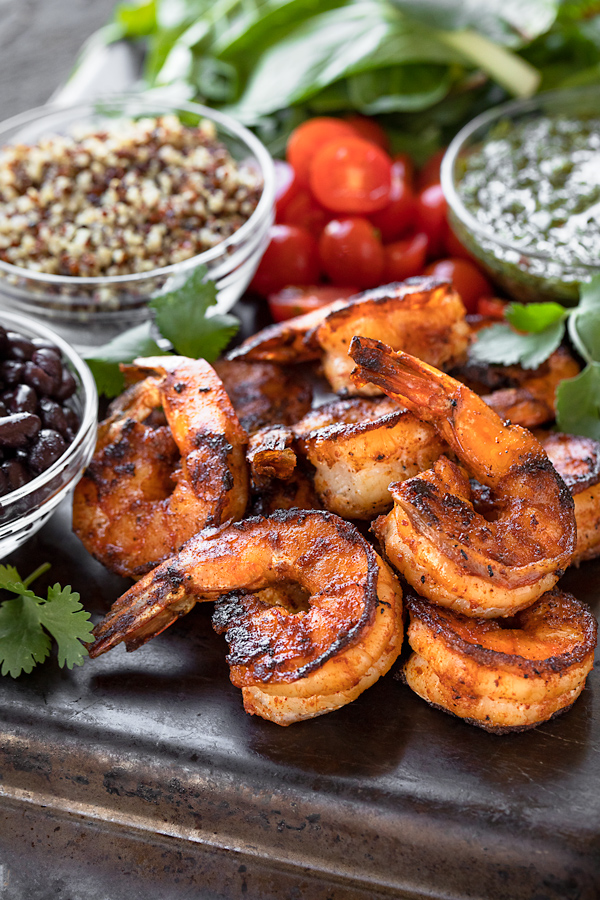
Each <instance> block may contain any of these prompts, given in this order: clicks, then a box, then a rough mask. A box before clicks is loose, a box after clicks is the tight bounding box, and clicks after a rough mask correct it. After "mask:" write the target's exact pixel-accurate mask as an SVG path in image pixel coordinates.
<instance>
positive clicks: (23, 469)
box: [0, 459, 31, 491]
mask: <svg viewBox="0 0 600 900" xmlns="http://www.w3.org/2000/svg"><path fill="white" fill-rule="evenodd" d="M0 469H2V472H3V473H4V475H5V476H6V477H7V479H8V483H9V484H10V489H11V491H16V490H17V488H20V487H23V485H24V484H27V482H28V481H31V472H30V471H29V469H28V468H27V466H24V465H23V463H22V462H20V460H18V459H8V460H7V461H6V462H4V463H2V465H1V466H0Z"/></svg>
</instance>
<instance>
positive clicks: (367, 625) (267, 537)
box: [90, 509, 403, 725]
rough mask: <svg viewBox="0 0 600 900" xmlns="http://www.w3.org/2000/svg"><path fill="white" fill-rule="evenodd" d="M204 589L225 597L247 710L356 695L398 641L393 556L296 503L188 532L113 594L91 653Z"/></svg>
mask: <svg viewBox="0 0 600 900" xmlns="http://www.w3.org/2000/svg"><path fill="white" fill-rule="evenodd" d="M218 598H221V599H218ZM201 600H218V603H217V606H216V610H215V614H214V625H215V628H216V630H217V631H218V632H220V633H221V632H224V633H225V635H226V639H227V641H228V643H229V656H228V662H229V664H230V667H231V680H232V682H233V684H235V685H236V686H237V687H240V688H241V689H242V695H243V701H244V707H245V709H246V711H247V712H249V713H253V714H256V715H259V716H262V717H263V718H266V719H270V720H271V721H273V722H277V723H278V724H280V725H289V724H290V723H292V722H296V721H299V720H300V719H306V718H311V717H313V716H317V715H321V714H322V713H325V712H329V711H331V710H334V709H338V708H339V707H340V706H343V705H345V704H346V703H350V702H351V701H352V700H354V699H356V697H358V695H359V694H361V693H362V692H363V691H364V690H365V689H366V688H367V687H369V686H370V685H371V684H373V683H374V682H375V681H376V680H377V679H378V678H379V677H380V676H381V675H383V674H384V673H385V672H387V671H388V669H389V668H390V667H391V665H392V664H393V662H394V661H395V659H396V658H397V656H398V654H399V652H400V649H401V645H402V638H403V626H402V594H401V590H400V587H399V584H398V582H397V580H396V578H395V576H394V575H393V574H392V572H391V570H390V569H389V567H388V566H387V565H386V563H384V562H383V560H381V559H380V558H379V557H378V555H377V554H376V553H375V551H374V550H373V548H372V547H371V546H370V545H369V544H368V543H367V542H366V541H365V540H364V538H363V537H362V536H361V535H360V534H359V533H358V531H356V529H355V528H353V526H351V525H349V524H348V523H347V522H344V521H342V520H341V519H339V518H338V517H337V516H333V515H331V514H330V513H326V512H318V511H301V510H297V509H295V510H290V511H287V512H283V511H280V512H279V513H276V514H274V515H273V516H271V517H270V518H268V519H265V518H262V517H256V518H252V519H246V520H245V521H243V522H239V523H236V524H234V525H231V526H229V527H228V528H225V529H221V530H219V531H212V532H204V533H201V534H198V535H196V536H195V537H193V538H191V539H190V540H189V541H188V542H187V543H186V544H185V546H184V547H183V548H182V550H181V551H180V552H179V553H178V554H177V555H176V556H174V557H173V558H172V559H169V560H167V561H166V562H164V563H163V564H162V565H160V566H158V567H157V568H156V569H155V570H154V571H152V572H149V573H148V574H147V575H146V576H145V577H144V578H143V579H142V580H141V581H139V582H137V584H135V585H134V586H133V587H132V588H131V589H130V590H129V591H127V593H125V594H124V595H123V596H122V597H121V598H120V599H119V600H117V602H116V603H115V604H114V605H113V607H112V609H111V611H110V612H109V613H108V615H107V616H106V617H105V618H104V619H103V621H102V622H100V624H99V625H97V626H96V628H95V629H94V636H95V641H94V643H93V644H92V646H91V648H90V656H92V657H96V656H99V655H100V654H101V653H104V652H106V651H107V650H110V649H111V647H114V646H115V645H116V644H118V643H119V642H120V641H124V642H125V645H126V647H127V649H129V650H133V649H136V648H137V647H139V646H140V645H141V644H143V643H144V642H145V641H147V640H149V638H151V637H153V636H154V635H155V634H158V633H159V632H161V631H163V630H164V629H165V628H167V627H168V626H169V625H170V624H171V623H172V622H173V621H174V620H175V619H177V618H178V617H179V616H180V615H183V614H184V613H186V612H188V611H189V610H190V609H191V608H192V607H193V606H194V604H195V603H196V602H198V601H201Z"/></svg>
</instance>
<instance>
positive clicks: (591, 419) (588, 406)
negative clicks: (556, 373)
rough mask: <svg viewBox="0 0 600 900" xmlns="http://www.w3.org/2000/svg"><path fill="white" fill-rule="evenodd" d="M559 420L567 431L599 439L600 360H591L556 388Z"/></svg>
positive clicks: (559, 423) (557, 421)
mask: <svg viewBox="0 0 600 900" xmlns="http://www.w3.org/2000/svg"><path fill="white" fill-rule="evenodd" d="M556 424H557V425H558V428H559V429H560V430H561V431H564V432H566V433H567V434H582V435H584V436H585V437H591V438H594V439H595V440H597V441H600V363H597V362H593V363H590V364H589V365H588V366H586V368H585V369H584V370H583V372H580V373H579V375H577V376H576V377H575V378H569V379H567V380H565V381H561V382H560V384H559V385H558V388H557V390H556Z"/></svg>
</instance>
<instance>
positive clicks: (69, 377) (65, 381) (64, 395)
mask: <svg viewBox="0 0 600 900" xmlns="http://www.w3.org/2000/svg"><path fill="white" fill-rule="evenodd" d="M76 390H77V382H76V381H75V377H74V376H73V374H72V373H71V372H69V370H68V369H67V367H66V366H65V367H64V368H63V371H62V380H61V383H60V387H59V388H58V390H56V391H54V394H53V396H54V397H56V399H57V400H68V399H69V397H72V396H73V394H74V393H75V391H76Z"/></svg>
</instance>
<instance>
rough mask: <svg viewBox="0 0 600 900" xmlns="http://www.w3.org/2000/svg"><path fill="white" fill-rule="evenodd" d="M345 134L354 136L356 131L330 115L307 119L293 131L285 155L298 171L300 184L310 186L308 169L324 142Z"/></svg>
mask: <svg viewBox="0 0 600 900" xmlns="http://www.w3.org/2000/svg"><path fill="white" fill-rule="evenodd" d="M344 135H346V136H347V137H353V136H355V135H356V132H355V130H354V129H353V128H352V126H351V125H349V124H348V123H347V122H344V121H343V120H342V119H334V118H333V117H330V116H316V117H315V118H314V119H307V120H306V122H303V123H302V124H301V125H298V127H297V128H295V129H294V130H293V131H292V133H291V134H290V136H289V138H288V141H287V146H286V148H285V156H286V159H287V161H288V162H289V164H290V165H291V166H292V167H293V168H294V170H295V172H296V178H297V179H298V184H300V185H301V186H302V187H308V182H309V174H308V170H309V166H310V162H311V160H312V158H313V156H314V155H315V153H316V152H317V150H318V149H319V148H320V147H322V146H323V144H327V143H328V142H329V141H331V140H333V139H334V138H338V137H343V136H344Z"/></svg>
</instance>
